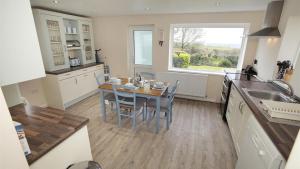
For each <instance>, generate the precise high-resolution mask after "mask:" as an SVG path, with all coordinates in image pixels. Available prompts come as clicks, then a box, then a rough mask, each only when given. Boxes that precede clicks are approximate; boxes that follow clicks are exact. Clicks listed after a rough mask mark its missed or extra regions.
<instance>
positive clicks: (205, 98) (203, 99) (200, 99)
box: [176, 94, 220, 103]
mask: <svg viewBox="0 0 300 169" xmlns="http://www.w3.org/2000/svg"><path fill="white" fill-rule="evenodd" d="M176 97H177V98H183V99H191V100H199V101H205V102H212V103H220V101H217V100H216V99H209V98H207V97H196V96H187V95H177V94H176Z"/></svg>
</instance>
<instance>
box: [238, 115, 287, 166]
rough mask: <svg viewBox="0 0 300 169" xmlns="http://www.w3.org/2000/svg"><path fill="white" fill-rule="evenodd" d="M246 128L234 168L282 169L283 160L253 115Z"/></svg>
mask: <svg viewBox="0 0 300 169" xmlns="http://www.w3.org/2000/svg"><path fill="white" fill-rule="evenodd" d="M246 128H247V129H246V131H245V134H244V137H243V140H242V143H241V151H240V152H241V153H240V155H239V157H238V161H237V164H236V167H235V169H283V168H284V166H285V160H284V159H283V157H282V156H281V154H280V153H279V151H278V150H277V148H276V147H275V146H274V144H273V143H272V141H271V140H270V138H269V137H268V136H267V134H266V133H265V131H264V130H263V129H262V127H261V126H260V124H259V123H258V121H257V120H256V119H255V117H254V116H253V115H251V116H250V118H249V121H248V122H247V127H246Z"/></svg>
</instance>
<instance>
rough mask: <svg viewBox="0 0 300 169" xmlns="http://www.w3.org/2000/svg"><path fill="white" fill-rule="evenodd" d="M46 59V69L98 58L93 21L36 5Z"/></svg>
mask: <svg viewBox="0 0 300 169" xmlns="http://www.w3.org/2000/svg"><path fill="white" fill-rule="evenodd" d="M33 12H34V18H35V23H36V28H37V31H38V37H39V42H40V45H41V50H42V55H43V61H44V65H45V69H46V70H47V71H55V70H59V69H65V68H69V67H70V62H69V60H70V59H74V58H78V59H79V60H80V61H81V64H87V63H92V62H95V54H94V39H93V30H92V22H91V19H89V18H83V17H77V16H73V15H66V14H61V13H57V12H51V11H46V10H41V9H33Z"/></svg>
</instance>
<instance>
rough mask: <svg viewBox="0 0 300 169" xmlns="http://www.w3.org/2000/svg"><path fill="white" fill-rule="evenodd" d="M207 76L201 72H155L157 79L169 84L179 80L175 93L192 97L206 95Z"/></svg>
mask: <svg viewBox="0 0 300 169" xmlns="http://www.w3.org/2000/svg"><path fill="white" fill-rule="evenodd" d="M207 77H208V76H207V75H202V74H193V73H181V72H159V73H157V74H156V78H157V79H158V80H160V81H164V82H169V83H171V85H173V84H175V82H176V80H179V81H180V85H179V88H178V89H177V92H176V94H179V95H186V96H194V97H206V85H207Z"/></svg>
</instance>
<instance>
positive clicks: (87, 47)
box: [82, 24, 93, 61]
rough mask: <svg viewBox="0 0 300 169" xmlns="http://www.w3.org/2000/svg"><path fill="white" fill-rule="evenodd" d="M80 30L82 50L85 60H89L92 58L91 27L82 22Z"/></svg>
mask: <svg viewBox="0 0 300 169" xmlns="http://www.w3.org/2000/svg"><path fill="white" fill-rule="evenodd" d="M82 32H83V43H84V44H83V50H84V53H85V59H86V61H91V60H92V59H93V51H92V36H91V28H90V25H88V24H82Z"/></svg>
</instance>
